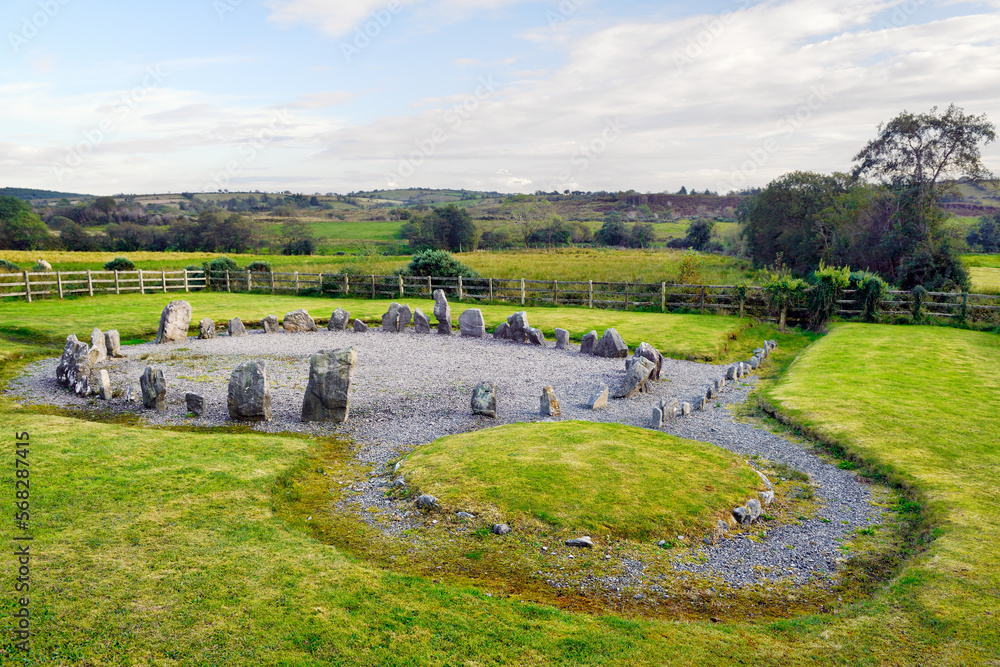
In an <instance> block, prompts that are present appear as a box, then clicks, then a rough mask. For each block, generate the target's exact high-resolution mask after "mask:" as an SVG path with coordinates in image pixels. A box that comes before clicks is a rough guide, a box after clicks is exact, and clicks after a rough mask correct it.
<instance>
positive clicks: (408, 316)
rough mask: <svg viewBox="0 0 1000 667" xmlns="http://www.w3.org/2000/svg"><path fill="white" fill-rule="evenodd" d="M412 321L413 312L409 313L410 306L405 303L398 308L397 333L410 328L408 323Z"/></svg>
mask: <svg viewBox="0 0 1000 667" xmlns="http://www.w3.org/2000/svg"><path fill="white" fill-rule="evenodd" d="M412 319H413V312H412V311H410V304H408V303H406V304H403V305H402V306H400V308H399V321H398V323H397V325H396V326H397V329H396V330H397V331H406V327H408V326H410V321H411V320H412Z"/></svg>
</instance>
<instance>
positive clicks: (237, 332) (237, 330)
mask: <svg viewBox="0 0 1000 667" xmlns="http://www.w3.org/2000/svg"><path fill="white" fill-rule="evenodd" d="M229 335H230V336H246V335H247V330H246V327H244V326H243V320H241V319H240V318H238V317H234V318H233V319H231V320H229Z"/></svg>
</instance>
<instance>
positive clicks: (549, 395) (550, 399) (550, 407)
mask: <svg viewBox="0 0 1000 667" xmlns="http://www.w3.org/2000/svg"><path fill="white" fill-rule="evenodd" d="M539 414H541V415H542V416H543V417H559V416H561V415H562V407H561V406H560V405H559V399H558V398H556V392H555V390H553V389H552V386H551V385H550V386H548V387H546V388H545V389H542V396H541V399H540V407H539Z"/></svg>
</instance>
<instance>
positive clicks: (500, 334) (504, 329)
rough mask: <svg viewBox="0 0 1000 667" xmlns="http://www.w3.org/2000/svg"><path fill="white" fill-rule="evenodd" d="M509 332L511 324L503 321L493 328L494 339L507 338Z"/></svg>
mask: <svg viewBox="0 0 1000 667" xmlns="http://www.w3.org/2000/svg"><path fill="white" fill-rule="evenodd" d="M509 332H510V325H509V324H507V323H506V322H501V323H500V325H499V326H497V328H496V329H494V330H493V340H507V336H508V334H509Z"/></svg>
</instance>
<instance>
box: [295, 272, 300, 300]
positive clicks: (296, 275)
mask: <svg viewBox="0 0 1000 667" xmlns="http://www.w3.org/2000/svg"><path fill="white" fill-rule="evenodd" d="M298 295H299V272H298V271H296V272H295V296H298Z"/></svg>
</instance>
